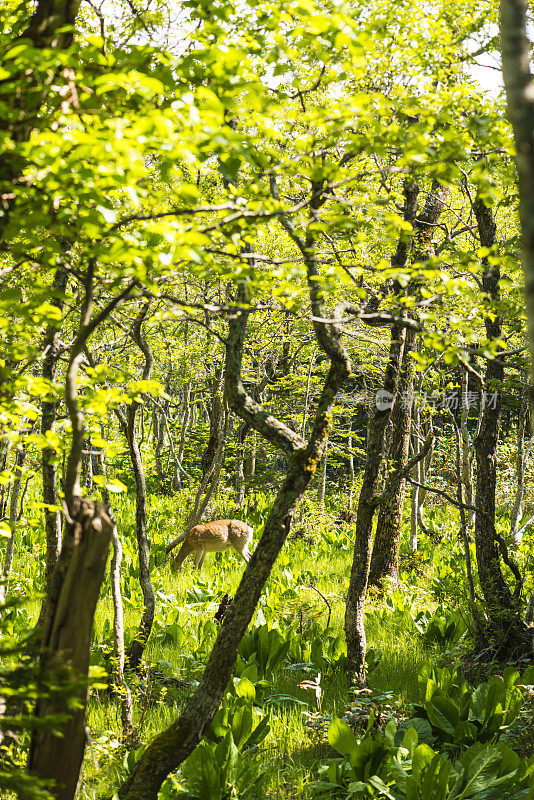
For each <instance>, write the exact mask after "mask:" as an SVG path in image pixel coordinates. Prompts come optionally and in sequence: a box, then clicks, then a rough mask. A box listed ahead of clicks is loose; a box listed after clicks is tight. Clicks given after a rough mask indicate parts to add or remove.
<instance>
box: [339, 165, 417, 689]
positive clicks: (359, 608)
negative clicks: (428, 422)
mask: <svg viewBox="0 0 534 800" xmlns="http://www.w3.org/2000/svg"><path fill="white" fill-rule="evenodd" d="M418 194H419V188H418V187H417V186H416V185H414V184H413V183H411V182H410V181H408V180H407V181H406V182H405V185H404V197H405V203H404V218H405V219H406V220H407V221H409V222H410V223H412V226H413V225H414V223H415V215H416V206H417V196H418ZM411 238H412V237H411V235H409V236H405V235H404V236H401V237H400V239H399V242H398V244H397V249H396V251H395V254H394V255H393V258H392V266H393V267H397V268H399V269H400V268H402V267H403V266H405V265H406V263H407V262H408V255H409V250H410V246H411ZM405 336H406V329H405V328H402V327H401V326H400V325H398V324H394V325H392V328H391V340H390V350H389V361H388V364H387V367H386V373H385V377H384V384H383V395H384V397H385V398H389V400H390V404H384V406H383V407H377V408H376V409H375V411H374V412H373V414H372V416H371V418H370V420H369V428H368V432H367V453H366V458H365V467H364V474H363V482H362V488H361V490H360V496H359V499H358V507H357V512H356V530H355V545H354V555H353V561H352V568H351V574H350V582H349V590H348V593H347V602H346V607H345V638H346V641H347V681H348V684H349V686H350V685H352V683H353V682H356V683H358V684H360V685H361V686H365V684H366V673H365V651H366V646H367V642H366V635H365V625H364V607H365V598H366V596H367V586H368V579H369V568H370V565H371V544H372V535H373V531H372V526H373V518H374V515H375V511H376V507H377V502H376V496H377V494H378V488H379V480H380V468H381V466H382V458H383V451H384V434H385V430H386V426H387V424H388V422H389V419H390V416H391V406H392V404H393V401H394V398H395V394H396V391H397V381H398V377H399V366H400V364H401V362H402V353H403V349H404V339H405Z"/></svg>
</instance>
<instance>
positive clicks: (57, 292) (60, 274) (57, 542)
mask: <svg viewBox="0 0 534 800" xmlns="http://www.w3.org/2000/svg"><path fill="white" fill-rule="evenodd" d="M67 283H68V273H67V270H66V269H65V268H63V267H60V268H59V269H58V270H57V271H56V274H55V276H54V282H53V285H52V297H51V298H50V300H49V302H50V304H51V305H54V306H55V307H56V308H58V309H59V311H60V312H62V310H63V306H64V299H63V296H64V294H65V291H66V289H67ZM59 333H60V332H59V330H58V328H57V326H55V325H49V327H48V330H47V333H46V336H45V357H44V360H43V373H42V374H43V378H44V379H45V380H47V381H49V382H50V384H53V382H54V380H55V377H56V369H57V361H58V357H59ZM41 407H42V412H41V414H42V415H41V433H42V435H43V436H46V435H47V434H48V433H49V432H51V431H53V430H54V424H55V421H56V415H57V401H56V400H54V399H46V398H45V399H43V401H42V406H41ZM41 470H42V473H43V503H44V504H45V505H44V517H45V534H46V562H45V591H46V590H47V589H48V587H49V586H50V581H51V578H52V573H53V572H54V569H55V566H56V564H57V560H58V558H59V553H60V550H61V530H62V519H61V513H60V511H59V496H58V475H57V454H56V453H55V451H54V450H53V449H52V448H49V447H45V448H43V450H42V451H41ZM45 605H46V595H45V598H44V599H43V602H42V604H41V611H40V614H39V622H38V625H41V624H42V622H43V620H44V615H45V613H46V608H45Z"/></svg>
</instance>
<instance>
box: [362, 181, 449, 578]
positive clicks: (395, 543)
mask: <svg viewBox="0 0 534 800" xmlns="http://www.w3.org/2000/svg"><path fill="white" fill-rule="evenodd" d="M448 195H449V188H448V187H447V186H442V185H440V184H439V183H438V181H437V180H434V181H433V182H432V186H431V189H430V192H429V193H428V196H427V199H426V201H425V205H424V208H423V211H422V212H421V213H420V214H419V215H418V216H417V217H416V219H415V220H414V223H413V224H414V242H413V260H414V261H425V260H426V259H428V258H430V257H431V256H432V255H433V254H434V246H433V235H434V230H435V226H436V223H437V222H438V220H439V218H440V216H441V214H442V213H443V210H444V208H445V202H446V200H447V197H448ZM414 290H415V291H416V285H415V287H414V289H412V291H414ZM414 344H415V334H414V332H413V331H409V332H408V333H407V334H406V341H405V345H404V352H403V356H402V361H401V362H400V377H399V386H398V395H399V396H397V398H396V400H395V406H394V408H393V413H392V418H391V419H392V427H393V431H392V434H391V438H390V443H389V444H390V447H389V449H390V458H391V466H392V468H393V470H399V469H403V467H404V465H405V464H406V463H407V461H408V452H409V446H410V432H411V422H412V418H411V414H412V402H411V398H412V396H413V381H414V374H413V360H412V356H411V352H412V350H413V347H414ZM404 494H405V481H401V483H400V484H399V485H398V486H392V485H391V484H390V490H389V492H388V494H387V495H385V496H384V498H383V500H382V502H381V504H380V509H379V512H378V522H377V528H376V537H375V543H374V546H373V555H372V559H371V568H370V577H369V583H370V584H371V585H375V586H377V585H379V584H380V583H382V581H383V580H384V578H391V579H392V581H393V583H394V584H395V583H397V581H398V566H399V547H400V536H401V525H402V512H403V506H404Z"/></svg>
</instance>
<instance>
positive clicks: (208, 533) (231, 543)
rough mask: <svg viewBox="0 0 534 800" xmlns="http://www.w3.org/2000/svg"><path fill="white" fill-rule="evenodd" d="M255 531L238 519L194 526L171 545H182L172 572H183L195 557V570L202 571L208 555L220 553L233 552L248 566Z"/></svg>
mask: <svg viewBox="0 0 534 800" xmlns="http://www.w3.org/2000/svg"><path fill="white" fill-rule="evenodd" d="M253 533H254V531H253V529H252V528H251V527H250V526H249V525H247V524H246V523H245V522H241V521H240V520H238V519H216V520H215V521H214V522H204V523H202V524H200V525H195V526H194V527H193V528H190V529H189V530H188V531H185V533H182V535H181V536H179V537H178V538H177V539H176V540H175V541H174V542H173V543H172V544H173V545H174V546H175V545H177V544H180V543H181V544H182V546H181V547H180V549H179V551H178V553H177V555H176V556H172V563H171V568H172V570H173V571H176V570H179V569H181V568H182V564H183V563H184V561H185V559H186V558H187V556H189V555H191V554H192V553H194V554H195V569H200V567H201V566H202V564H203V563H204V558H205V556H206V553H218V552H221V551H224V550H229V549H230V548H233V549H234V550H235V551H236V553H238V554H239V555H240V556H241V558H242V559H243V561H245V562H246V563H247V564H248V562H249V561H250V559H251V556H252V553H251V552H250V550H249V544H250V543H251V541H252V536H253Z"/></svg>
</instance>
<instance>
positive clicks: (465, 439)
mask: <svg viewBox="0 0 534 800" xmlns="http://www.w3.org/2000/svg"><path fill="white" fill-rule="evenodd" d="M468 389H469V373H468V372H467V370H465V371H464V375H463V380H462V411H461V415H460V432H461V444H462V462H461V463H462V474H461V479H462V483H463V485H464V486H465V502H466V504H467V505H469V506H473V505H474V499H475V497H474V492H473V466H472V459H473V452H472V448H471V441H470V438H469V429H468V427H467V420H468V418H469V405H470V403H469V391H468ZM474 516H475V512H474V511H473V509H469V510H468V512H467V527H468V528H471V527H472V525H473V521H474Z"/></svg>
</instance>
